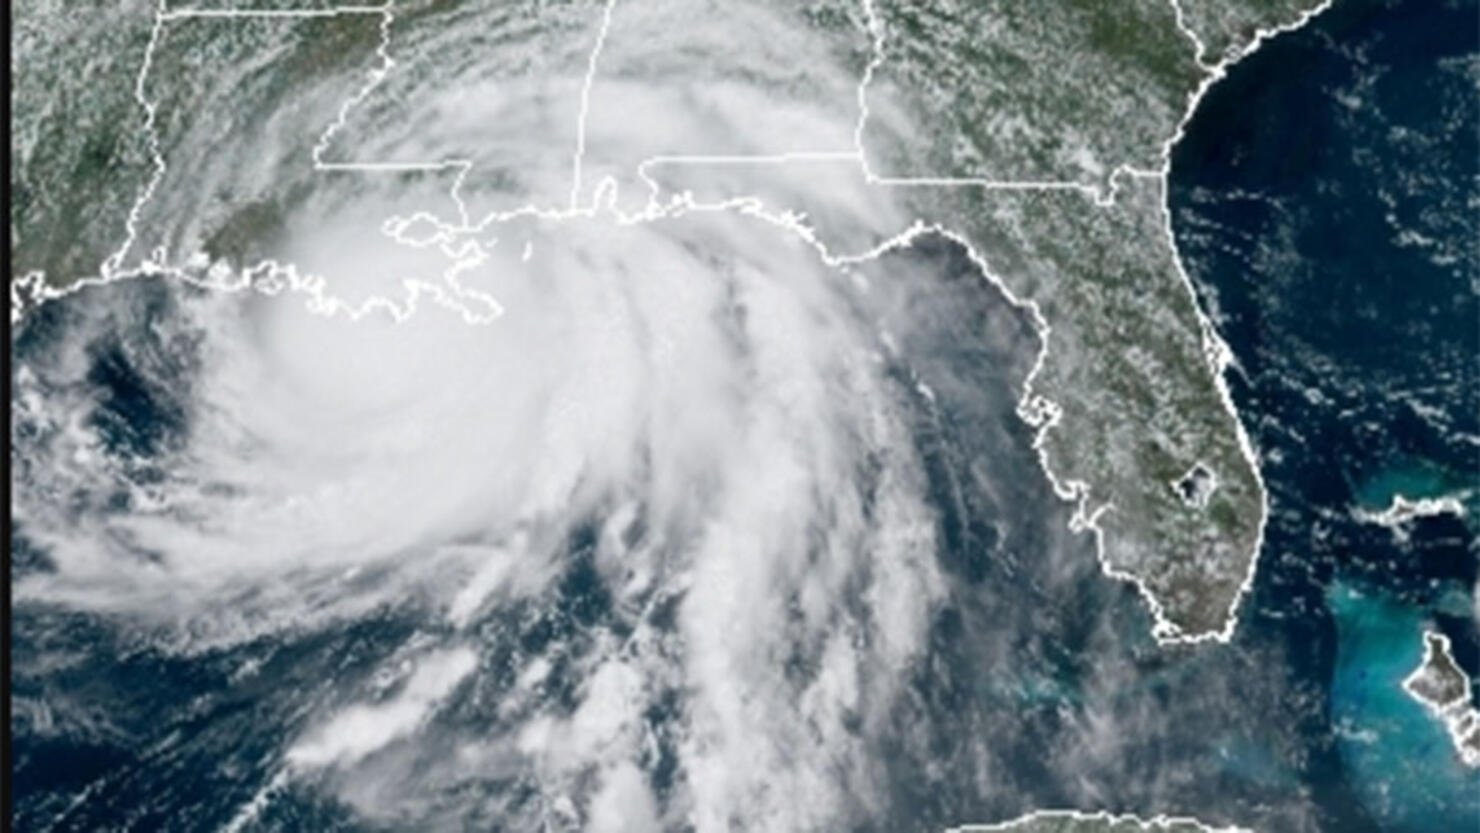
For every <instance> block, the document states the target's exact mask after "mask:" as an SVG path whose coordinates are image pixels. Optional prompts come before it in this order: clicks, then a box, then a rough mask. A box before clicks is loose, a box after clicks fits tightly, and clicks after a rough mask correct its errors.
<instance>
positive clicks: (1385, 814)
mask: <svg viewBox="0 0 1480 833" xmlns="http://www.w3.org/2000/svg"><path fill="white" fill-rule="evenodd" d="M1327 603H1328V605H1329V607H1330V610H1331V613H1332V615H1333V617H1334V618H1335V620H1336V630H1337V634H1338V643H1337V654H1336V656H1337V659H1336V667H1335V669H1334V671H1333V672H1332V675H1331V688H1330V694H1331V719H1332V722H1333V724H1334V725H1335V727H1336V733H1337V738H1338V745H1339V748H1340V752H1341V757H1342V760H1343V761H1344V762H1345V763H1346V766H1347V767H1348V769H1349V772H1350V773H1351V775H1352V776H1353V779H1354V782H1355V783H1356V785H1357V787H1356V792H1357V793H1358V795H1360V797H1361V798H1362V801H1363V803H1364V804H1366V806H1367V807H1368V808H1369V809H1370V810H1371V811H1372V813H1373V814H1374V815H1375V816H1376V817H1377V818H1378V819H1379V820H1380V821H1381V822H1383V823H1384V825H1385V826H1388V827H1389V828H1390V829H1399V830H1415V831H1418V830H1432V831H1440V830H1466V829H1474V823H1475V820H1476V818H1480V772H1477V771H1476V770H1473V769H1469V768H1466V767H1465V766H1464V765H1463V764H1462V763H1461V762H1460V761H1459V758H1458V757H1457V756H1456V755H1455V753H1454V748H1453V745H1452V744H1451V743H1450V739H1449V736H1448V735H1447V734H1446V732H1445V730H1444V728H1443V726H1442V724H1440V722H1439V721H1438V720H1435V719H1434V718H1433V716H1432V715H1431V714H1430V713H1429V712H1428V711H1427V710H1426V709H1425V708H1424V707H1423V706H1422V705H1421V704H1420V703H1418V702H1417V701H1416V700H1414V699H1413V698H1412V697H1410V696H1408V694H1407V692H1405V691H1404V690H1403V688H1402V680H1403V678H1405V677H1407V676H1408V674H1409V673H1411V672H1412V670H1413V669H1414V668H1416V667H1418V665H1419V663H1420V662H1421V661H1422V659H1423V648H1422V644H1423V641H1422V633H1423V626H1424V616H1423V612H1422V611H1420V610H1417V609H1415V608H1414V607H1412V606H1410V605H1405V604H1402V603H1399V602H1395V601H1393V600H1392V599H1390V598H1387V597H1384V596H1381V595H1375V594H1372V593H1364V592H1362V591H1361V590H1358V589H1357V588H1356V587H1354V586H1352V585H1348V584H1344V583H1340V582H1338V583H1336V584H1333V585H1332V587H1331V588H1330V590H1329V592H1328V596H1327Z"/></svg>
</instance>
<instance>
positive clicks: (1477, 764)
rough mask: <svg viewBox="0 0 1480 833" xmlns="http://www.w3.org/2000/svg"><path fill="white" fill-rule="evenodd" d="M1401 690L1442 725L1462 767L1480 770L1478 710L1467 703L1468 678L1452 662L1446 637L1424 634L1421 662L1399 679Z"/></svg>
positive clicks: (1468, 692) (1468, 691)
mask: <svg viewBox="0 0 1480 833" xmlns="http://www.w3.org/2000/svg"><path fill="white" fill-rule="evenodd" d="M1403 690H1404V691H1406V692H1408V694H1409V696H1410V697H1412V698H1413V699H1415V700H1417V701H1418V702H1420V703H1422V704H1423V706H1424V708H1425V709H1427V710H1428V711H1429V712H1430V713H1431V714H1433V715H1434V717H1435V718H1436V719H1438V720H1439V721H1440V722H1442V723H1443V724H1444V728H1445V729H1446V730H1447V731H1448V732H1449V738H1450V740H1452V741H1453V742H1454V750H1455V752H1456V753H1457V754H1458V755H1459V757H1460V760H1461V761H1463V762H1464V764H1465V766H1469V767H1474V768H1477V769H1480V709H1476V708H1475V706H1474V704H1473V703H1472V702H1471V701H1470V678H1469V676H1468V675H1467V674H1465V672H1464V669H1462V668H1460V667H1459V665H1458V664H1457V663H1455V661H1454V654H1453V653H1452V652H1451V646H1450V642H1449V637H1447V636H1445V635H1444V634H1442V633H1439V632H1437V631H1432V630H1426V631H1424V634H1423V662H1422V663H1420V664H1419V666H1418V668H1415V669H1414V670H1413V673H1412V674H1409V675H1408V676H1407V677H1406V678H1405V679H1404V680H1403Z"/></svg>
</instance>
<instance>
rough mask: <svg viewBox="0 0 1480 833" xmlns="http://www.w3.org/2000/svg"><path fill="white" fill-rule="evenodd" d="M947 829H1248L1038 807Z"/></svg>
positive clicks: (1216, 832)
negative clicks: (1008, 818) (1000, 819)
mask: <svg viewBox="0 0 1480 833" xmlns="http://www.w3.org/2000/svg"><path fill="white" fill-rule="evenodd" d="M947 833H1248V831H1247V829H1246V828H1241V827H1213V826H1211V825H1208V824H1204V823H1203V822H1200V821H1198V820H1196V819H1191V818H1186V817H1174V816H1156V817H1154V818H1149V819H1143V818H1140V817H1139V816H1133V815H1119V816H1117V815H1111V814H1110V813H1107V812H1103V811H1102V812H1098V813H1085V812H1081V811H1078V810H1039V811H1037V812H1033V813H1029V814H1028V815H1026V816H1022V817H1020V818H1016V819H1013V820H1011V821H1004V822H997V823H995V824H968V825H965V826H963V827H955V828H952V829H951V830H949V831H947Z"/></svg>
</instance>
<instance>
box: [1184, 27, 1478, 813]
mask: <svg viewBox="0 0 1480 833" xmlns="http://www.w3.org/2000/svg"><path fill="white" fill-rule="evenodd" d="M1477 90H1480V7H1477V4H1476V3H1474V2H1473V1H1472V0H1471V1H1469V2H1440V1H1439V0H1386V2H1383V1H1382V0H1338V2H1337V3H1335V4H1334V7H1333V8H1331V9H1329V10H1327V11H1326V12H1325V13H1323V14H1321V15H1320V16H1319V17H1318V18H1317V19H1316V20H1314V21H1313V22H1312V23H1311V24H1310V25H1309V26H1307V27H1306V28H1304V29H1302V30H1299V31H1297V32H1295V33H1291V34H1287V35H1283V36H1280V37H1278V38H1276V39H1274V40H1273V41H1272V42H1270V43H1267V44H1266V45H1265V46H1264V47H1263V48H1262V49H1261V50H1259V51H1258V52H1257V53H1256V54H1254V55H1253V56H1251V57H1250V58H1249V59H1247V60H1245V61H1243V62H1242V63H1240V64H1238V65H1237V66H1236V67H1234V68H1233V70H1232V72H1231V73H1230V75H1229V77H1227V78H1226V79H1224V80H1223V81H1222V82H1220V83H1218V84H1217V85H1216V86H1215V87H1213V88H1212V89H1211V90H1210V91H1209V94H1208V95H1207V96H1206V97H1205V98H1204V100H1203V101H1202V102H1201V104H1200V106H1199V107H1198V109H1197V112H1196V114H1195V116H1194V118H1193V119H1192V121H1191V123H1190V124H1189V125H1188V128H1187V134H1186V137H1185V139H1184V140H1183V141H1182V142H1181V143H1179V144H1178V145H1177V147H1176V151H1175V153H1174V156H1173V160H1172V161H1173V164H1172V176H1171V182H1170V204H1171V209H1172V214H1173V229H1174V232H1175V235H1176V239H1177V242H1178V245H1179V248H1180V250H1181V253H1182V256H1183V259H1184V262H1185V264H1186V266H1187V269H1188V272H1189V274H1190V275H1191V276H1192V278H1193V281H1194V283H1195V284H1196V286H1197V289H1198V291H1199V293H1200V295H1201V296H1202V300H1203V302H1204V308H1205V309H1209V310H1211V311H1212V312H1213V313H1214V314H1215V318H1216V323H1217V326H1218V329H1219V331H1220V332H1221V333H1222V334H1223V336H1224V338H1225V339H1226V340H1227V342H1228V343H1229V345H1230V347H1231V348H1232V351H1233V354H1234V357H1235V364H1236V367H1235V369H1234V371H1233V372H1232V373H1231V374H1230V383H1231V385H1232V388H1233V395H1234V400H1235V402H1236V403H1237V405H1238V407H1239V410H1240V412H1241V416H1242V418H1243V421H1244V424H1245V426H1246V427H1247V428H1248V430H1249V432H1250V434H1251V436H1252V439H1253V440H1254V443H1255V445H1256V446H1257V448H1258V451H1259V457H1260V466H1261V468H1262V470H1263V473H1264V477H1265V479H1266V481H1267V483H1268V485H1269V489H1270V493H1271V494H1270V499H1271V510H1272V516H1271V519H1270V525H1269V529H1268V534H1267V540H1266V543H1265V549H1264V552H1263V555H1262V560H1261V563H1260V566H1259V574H1258V581H1257V584H1256V587H1255V590H1254V594H1253V598H1252V604H1251V605H1249V606H1248V608H1247V609H1246V613H1245V615H1244V619H1243V621H1242V622H1241V624H1240V629H1239V641H1240V642H1242V643H1245V644H1247V645H1249V646H1251V647H1252V646H1257V645H1261V644H1263V643H1274V644H1280V645H1282V646H1283V648H1284V651H1283V653H1284V654H1285V655H1286V656H1288V657H1289V658H1290V661H1291V667H1290V668H1289V673H1290V674H1291V675H1292V677H1293V678H1294V679H1296V680H1305V681H1309V682H1310V683H1311V684H1314V685H1318V686H1320V687H1321V688H1322V689H1324V690H1325V692H1326V696H1327V699H1326V705H1325V708H1324V709H1323V710H1322V713H1321V714H1320V715H1318V716H1315V715H1308V716H1307V719H1311V720H1312V725H1311V726H1310V727H1309V730H1310V747H1309V750H1308V754H1309V765H1308V766H1307V767H1306V770H1305V772H1304V773H1303V774H1302V776H1301V780H1302V781H1304V782H1305V785H1306V787H1307V788H1308V789H1310V790H1311V791H1312V793H1313V795H1314V796H1315V797H1316V800H1317V803H1318V804H1319V805H1320V806H1321V807H1322V809H1323V810H1324V811H1325V812H1326V813H1327V814H1328V815H1327V818H1328V823H1327V824H1326V825H1325V826H1326V827H1327V829H1331V830H1343V831H1346V830H1351V831H1358V830H1378V829H1380V830H1408V831H1446V830H1449V831H1460V830H1471V831H1473V830H1477V829H1480V777H1477V775H1476V773H1475V772H1474V771H1473V770H1471V771H1469V772H1466V771H1464V770H1463V769H1462V767H1461V766H1460V765H1459V764H1458V763H1457V761H1456V759H1455V757H1454V755H1453V754H1452V752H1451V750H1450V749H1449V746H1448V739H1447V737H1446V736H1445V735H1444V733H1443V732H1442V730H1440V729H1439V726H1438V724H1437V723H1436V722H1435V721H1433V720H1430V719H1428V717H1427V716H1426V715H1425V714H1424V713H1423V711H1422V710H1421V709H1420V708H1419V707H1418V705H1417V704H1416V703H1413V702H1412V701H1411V700H1408V699H1407V698H1406V697H1405V695H1404V693H1403V692H1402V691H1401V690H1400V689H1398V688H1397V685H1398V681H1399V680H1400V679H1401V678H1402V677H1403V676H1404V675H1406V674H1407V673H1408V672H1409V671H1410V670H1411V669H1412V668H1413V667H1415V666H1416V665H1417V664H1418V662H1419V660H1420V657H1421V653H1422V650H1421V638H1420V634H1421V631H1422V629H1423V628H1424V627H1425V626H1428V627H1437V628H1438V629H1439V630H1441V631H1442V632H1444V633H1445V634H1447V635H1448V636H1449V637H1450V638H1451V640H1452V641H1453V644H1454V651H1455V654H1456V658H1457V659H1458V661H1459V663H1460V665H1461V666H1463V667H1464V668H1465V670H1466V671H1467V672H1468V673H1469V674H1470V675H1471V676H1472V678H1473V677H1475V676H1476V675H1477V673H1480V638H1477V636H1480V635H1477V631H1476V622H1477V612H1476V599H1475V587H1476V565H1477V558H1480V545H1477V535H1476V530H1477V526H1476V516H1477V512H1480V500H1477V497H1480V495H1477V490H1480V257H1477V251H1480V226H1477V223H1480V117H1477V112H1480V102H1477ZM1394 494H1402V495H1405V496H1407V497H1409V498H1417V497H1432V496H1440V495H1453V496H1456V497H1459V498H1460V499H1461V500H1462V502H1463V503H1464V505H1465V507H1466V509H1467V519H1466V520H1460V519H1457V518H1454V517H1451V516H1441V517H1433V518H1428V519H1423V520H1420V521H1417V522H1416V523H1414V524H1413V525H1412V526H1411V528H1410V529H1409V530H1407V533H1408V534H1407V535H1406V536H1395V535H1394V534H1393V532H1392V531H1390V530H1389V529H1386V528H1383V527H1381V526H1377V525H1373V524H1370V523H1362V522H1360V521H1359V520H1357V519H1356V518H1354V517H1353V510H1354V509H1355V508H1366V509H1380V508H1383V507H1386V506H1387V505H1388V504H1389V502H1390V500H1391V498H1392V496H1393V495H1394ZM1405 537H1406V540H1404V538H1405Z"/></svg>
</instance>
